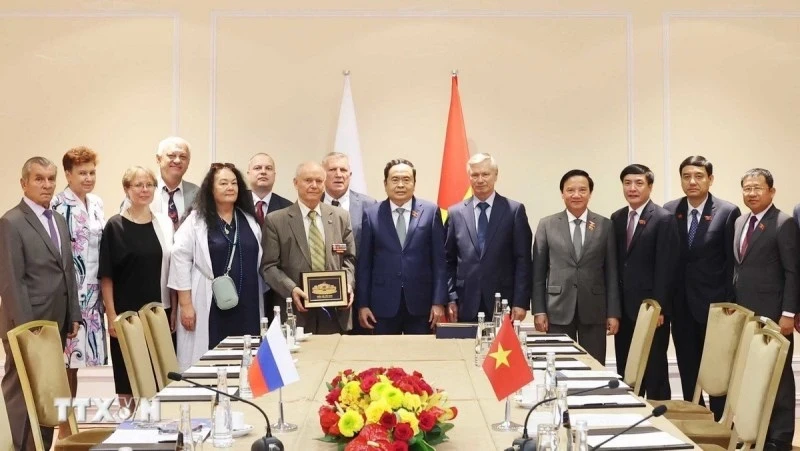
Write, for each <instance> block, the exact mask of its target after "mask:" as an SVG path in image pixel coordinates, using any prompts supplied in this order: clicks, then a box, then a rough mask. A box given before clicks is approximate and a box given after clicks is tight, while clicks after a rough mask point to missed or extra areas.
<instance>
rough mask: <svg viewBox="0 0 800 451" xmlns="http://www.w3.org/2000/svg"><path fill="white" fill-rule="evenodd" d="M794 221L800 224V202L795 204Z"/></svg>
mask: <svg viewBox="0 0 800 451" xmlns="http://www.w3.org/2000/svg"><path fill="white" fill-rule="evenodd" d="M793 216H794V222H796V223H798V224H800V204H797V205H795V206H794V214H793Z"/></svg>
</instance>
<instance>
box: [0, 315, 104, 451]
mask: <svg viewBox="0 0 800 451" xmlns="http://www.w3.org/2000/svg"><path fill="white" fill-rule="evenodd" d="M8 343H9V346H10V347H11V354H12V356H13V359H14V363H15V364H16V366H17V372H18V373H19V380H20V385H21V386H22V394H23V396H24V397H25V406H26V407H27V410H28V417H29V420H30V426H31V431H32V435H33V443H34V445H35V447H36V449H37V450H43V449H44V440H43V439H42V431H41V429H40V427H52V428H55V427H58V425H59V423H60V422H59V421H58V408H57V407H56V405H55V400H56V398H71V397H72V394H71V393H70V390H69V383H68V382H67V370H66V367H65V366H64V347H63V346H62V344H61V334H60V332H59V330H58V324H57V323H55V322H53V321H31V322H29V323H25V324H22V325H20V326H17V327H15V328H14V329H11V330H10V331H8ZM6 358H9V357H6ZM67 422H68V423H69V429H70V432H71V435H70V436H68V437H66V438H63V439H58V440H56V442H55V449H56V451H78V450H81V451H82V450H89V449H90V448H91V447H93V446H95V445H97V444H99V443H102V442H103V440H105V439H106V438H108V437H109V436H110V435H111V434H112V433H113V432H114V429H107V428H103V429H99V428H98V429H89V430H86V431H81V432H79V431H78V424H77V422H76V420H75V412H74V411H73V409H72V408H68V409H67ZM10 435H11V434H10V433H9V434H8V436H6V435H5V434H3V436H5V437H10ZM56 435H57V432H56ZM5 437H0V440H5Z"/></svg>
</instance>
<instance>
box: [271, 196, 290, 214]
mask: <svg viewBox="0 0 800 451" xmlns="http://www.w3.org/2000/svg"><path fill="white" fill-rule="evenodd" d="M293 203H294V202H292V201H290V200H289V199H287V198H285V197H281V196H279V195H277V194H276V193H272V197H270V199H269V204H268V205H267V214H270V213H272V212H273V211H278V210H283V209H284V208H286V207H289V206H291V205H292V204H293Z"/></svg>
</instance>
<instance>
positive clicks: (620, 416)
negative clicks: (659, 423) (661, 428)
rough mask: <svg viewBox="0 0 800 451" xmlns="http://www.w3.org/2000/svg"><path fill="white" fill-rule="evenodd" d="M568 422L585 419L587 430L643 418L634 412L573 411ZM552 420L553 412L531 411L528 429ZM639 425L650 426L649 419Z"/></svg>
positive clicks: (614, 425)
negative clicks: (600, 412) (598, 412)
mask: <svg viewBox="0 0 800 451" xmlns="http://www.w3.org/2000/svg"><path fill="white" fill-rule="evenodd" d="M569 418H570V422H571V423H572V424H573V425H574V424H575V423H577V422H578V421H585V422H586V425H587V426H588V427H589V430H590V431H591V430H592V429H599V428H612V427H622V428H625V427H628V426H630V425H632V424H634V423H636V422H637V421H639V420H641V419H642V418H644V416H643V415H639V414H636V413H611V414H605V413H604V414H596V413H577V414H576V413H573V412H570V415H569ZM552 422H553V414H552V413H551V412H533V413H532V414H531V418H530V419H529V420H528V431H531V430H534V431H535V430H536V427H537V426H538V425H539V424H551V423H552ZM640 426H650V422H649V421H644V422H642V423H641V425H640Z"/></svg>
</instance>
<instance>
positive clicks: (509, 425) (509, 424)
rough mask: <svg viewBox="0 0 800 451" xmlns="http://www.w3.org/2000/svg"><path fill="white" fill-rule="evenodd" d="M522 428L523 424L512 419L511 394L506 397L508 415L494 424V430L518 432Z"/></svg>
mask: <svg viewBox="0 0 800 451" xmlns="http://www.w3.org/2000/svg"><path fill="white" fill-rule="evenodd" d="M521 428H522V425H521V424H517V423H514V422H513V421H511V396H509V397H507V398H506V416H505V419H504V420H503V421H501V422H499V423H495V424H493V425H492V430H493V431H498V432H517V431H519V430H520V429H521Z"/></svg>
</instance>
